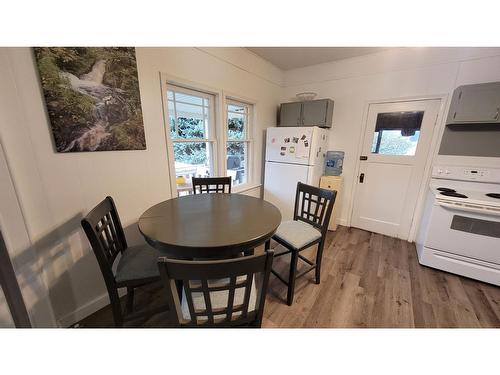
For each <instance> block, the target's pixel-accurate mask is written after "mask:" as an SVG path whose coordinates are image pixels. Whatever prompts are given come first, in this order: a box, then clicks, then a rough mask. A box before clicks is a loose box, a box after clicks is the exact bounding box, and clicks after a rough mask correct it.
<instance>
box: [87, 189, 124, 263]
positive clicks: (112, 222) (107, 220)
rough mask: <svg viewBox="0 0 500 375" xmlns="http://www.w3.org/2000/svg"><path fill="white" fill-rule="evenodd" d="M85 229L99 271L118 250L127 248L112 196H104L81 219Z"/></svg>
mask: <svg viewBox="0 0 500 375" xmlns="http://www.w3.org/2000/svg"><path fill="white" fill-rule="evenodd" d="M82 227H83V229H84V230H85V234H86V235H87V237H88V239H89V242H90V244H91V246H92V250H93V251H94V253H95V255H96V257H97V260H98V262H99V266H100V267H101V271H103V268H105V269H106V272H108V271H109V270H108V268H110V267H112V266H113V263H114V261H115V259H116V257H117V256H118V254H119V253H120V252H122V251H123V250H125V249H126V248H127V241H126V239H125V234H124V232H123V228H122V225H121V222H120V217H119V216H118V212H117V210H116V206H115V203H114V201H113V198H111V197H106V198H105V199H104V200H103V201H102V202H101V203H99V204H98V205H97V206H96V207H94V208H93V209H92V210H91V211H90V212H89V213H88V215H87V216H85V218H83V219H82Z"/></svg>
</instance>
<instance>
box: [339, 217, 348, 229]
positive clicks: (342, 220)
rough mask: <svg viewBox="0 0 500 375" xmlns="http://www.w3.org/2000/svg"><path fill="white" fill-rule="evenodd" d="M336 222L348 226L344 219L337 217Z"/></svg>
mask: <svg viewBox="0 0 500 375" xmlns="http://www.w3.org/2000/svg"><path fill="white" fill-rule="evenodd" d="M337 224H338V225H342V226H344V227H348V226H349V225H348V223H347V220H345V219H338V220H337Z"/></svg>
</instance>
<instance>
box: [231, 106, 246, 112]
mask: <svg viewBox="0 0 500 375" xmlns="http://www.w3.org/2000/svg"><path fill="white" fill-rule="evenodd" d="M227 110H228V111H230V112H237V113H245V107H244V106H242V105H235V104H228V106H227Z"/></svg>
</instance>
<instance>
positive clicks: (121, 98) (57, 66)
mask: <svg viewBox="0 0 500 375" xmlns="http://www.w3.org/2000/svg"><path fill="white" fill-rule="evenodd" d="M34 52H35V59H36V63H37V66H38V70H39V73H40V80H41V84H42V89H43V93H44V96H45V103H46V105H47V112H48V114H49V118H50V124H51V128H52V133H53V135H54V141H55V147H56V150H57V152H81V151H114V150H144V149H146V140H145V137H144V123H143V119H142V111H141V98H140V94H139V79H138V77H137V63H136V59H135V49H134V48H128V47H116V48H115V47H44V48H34Z"/></svg>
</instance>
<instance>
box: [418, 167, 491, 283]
mask: <svg viewBox="0 0 500 375" xmlns="http://www.w3.org/2000/svg"><path fill="white" fill-rule="evenodd" d="M422 218H423V219H422V222H421V225H420V229H419V233H418V236H417V241H416V242H417V253H418V259H419V262H420V264H423V265H426V266H430V267H434V268H437V269H441V270H444V271H448V272H452V273H456V274H459V275H463V276H467V277H470V278H473V279H477V280H481V281H485V282H488V283H491V284H495V285H500V169H498V168H484V167H483V168H474V167H459V166H436V167H434V168H433V171H432V179H431V182H430V189H429V192H428V194H427V199H426V203H425V208H424V213H423V215H422Z"/></svg>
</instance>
